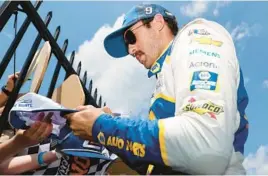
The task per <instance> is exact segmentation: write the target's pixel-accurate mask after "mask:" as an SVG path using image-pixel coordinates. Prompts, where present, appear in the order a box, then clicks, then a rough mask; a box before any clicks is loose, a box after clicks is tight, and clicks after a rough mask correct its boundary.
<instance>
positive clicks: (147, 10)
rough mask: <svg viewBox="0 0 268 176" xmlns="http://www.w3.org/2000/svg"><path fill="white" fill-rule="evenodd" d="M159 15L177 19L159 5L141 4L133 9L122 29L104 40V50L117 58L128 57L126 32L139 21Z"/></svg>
mask: <svg viewBox="0 0 268 176" xmlns="http://www.w3.org/2000/svg"><path fill="white" fill-rule="evenodd" d="M158 13H159V14H161V15H162V16H163V17H165V18H170V19H175V16H174V15H173V14H172V13H170V12H169V11H168V10H166V9H165V8H164V7H162V6H160V5H157V4H140V5H137V6H135V7H133V8H132V9H131V10H130V11H129V12H128V13H127V14H126V15H125V18H124V21H123V25H122V27H121V28H120V29H118V30H116V31H114V32H112V33H111V34H109V35H108V36H107V37H106V38H105V39H104V48H105V50H106V51H107V53H108V54H109V55H111V56H112V57H115V58H120V57H124V56H127V55H128V48H127V45H126V44H125V41H124V32H125V31H126V30H127V29H128V28H129V27H131V26H132V25H134V24H135V23H137V22H138V21H140V20H143V19H147V18H152V17H154V16H155V15H156V14H158Z"/></svg>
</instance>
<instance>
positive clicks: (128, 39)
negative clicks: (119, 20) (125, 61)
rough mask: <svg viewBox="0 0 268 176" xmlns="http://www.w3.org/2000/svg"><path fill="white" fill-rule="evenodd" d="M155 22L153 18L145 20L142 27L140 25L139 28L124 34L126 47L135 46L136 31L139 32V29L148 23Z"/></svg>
mask: <svg viewBox="0 0 268 176" xmlns="http://www.w3.org/2000/svg"><path fill="white" fill-rule="evenodd" d="M152 20H153V18H149V19H145V20H143V23H142V24H141V25H139V26H138V27H136V28H134V29H128V30H126V31H125V33H124V40H125V43H126V45H127V46H128V45H129V44H131V45H134V44H135V43H136V41H137V39H136V36H135V34H134V32H133V31H134V30H137V29H138V28H140V27H141V26H144V25H146V24H148V23H150V22H151V21H152Z"/></svg>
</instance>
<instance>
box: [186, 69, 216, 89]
mask: <svg viewBox="0 0 268 176" xmlns="http://www.w3.org/2000/svg"><path fill="white" fill-rule="evenodd" d="M217 80H218V74H217V73H213V72H209V71H196V72H194V73H193V76H192V80H191V85H190V90H191V91H193V90H195V89H204V90H214V91H215V90H216V87H217Z"/></svg>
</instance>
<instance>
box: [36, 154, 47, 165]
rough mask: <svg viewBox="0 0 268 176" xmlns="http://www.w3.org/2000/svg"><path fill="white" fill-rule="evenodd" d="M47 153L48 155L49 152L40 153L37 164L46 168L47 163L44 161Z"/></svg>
mask: <svg viewBox="0 0 268 176" xmlns="http://www.w3.org/2000/svg"><path fill="white" fill-rule="evenodd" d="M45 153H47V152H40V153H38V157H37V162H38V164H39V166H46V165H47V164H46V163H45V161H44V159H43V155H44V154H45Z"/></svg>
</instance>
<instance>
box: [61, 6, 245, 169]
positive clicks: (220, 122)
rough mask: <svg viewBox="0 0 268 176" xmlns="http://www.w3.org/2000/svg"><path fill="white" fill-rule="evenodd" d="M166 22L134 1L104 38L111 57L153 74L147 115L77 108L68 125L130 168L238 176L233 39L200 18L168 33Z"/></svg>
mask: <svg viewBox="0 0 268 176" xmlns="http://www.w3.org/2000/svg"><path fill="white" fill-rule="evenodd" d="M170 20H171V21H172V20H173V21H176V19H175V17H174V16H173V15H172V14H171V13H170V12H169V11H167V10H166V9H164V8H163V7H161V6H159V5H156V4H142V5H138V6H136V7H134V8H132V9H131V10H130V11H129V12H128V13H127V14H126V16H125V19H124V22H123V26H122V27H121V28H120V29H118V30H117V31H115V32H113V33H111V34H110V35H108V36H107V37H106V39H105V41H104V46H105V49H106V51H107V52H108V53H109V54H110V55H111V56H113V57H115V58H118V57H123V56H126V55H128V54H131V55H133V56H134V57H136V59H137V60H138V61H139V62H140V63H141V64H143V65H144V66H145V67H146V68H147V69H149V72H148V76H149V77H156V79H157V80H156V88H155V91H154V94H153V97H152V101H151V107H150V113H149V119H148V120H141V119H129V118H121V117H114V118H113V117H112V116H111V115H109V114H106V113H104V112H102V111H101V109H97V108H94V107H92V106H83V107H78V108H77V109H78V110H80V111H79V112H77V113H73V114H70V115H67V116H66V118H67V119H68V120H69V121H70V127H71V128H72V130H73V131H74V134H75V135H78V136H79V137H81V138H84V139H91V140H93V141H95V142H99V143H101V144H102V145H104V146H105V147H107V148H108V149H109V150H110V151H111V152H113V153H115V154H117V155H118V156H119V157H122V158H123V159H124V160H125V161H126V162H127V163H128V164H129V165H130V166H131V165H132V166H138V165H139V163H140V164H143V165H144V164H150V165H149V166H150V167H149V168H148V170H149V171H150V170H152V168H153V166H152V165H155V166H167V167H170V168H172V170H173V171H181V172H184V173H188V174H244V173H245V170H244V168H243V166H242V161H243V156H242V154H243V152H244V151H243V150H244V143H245V141H246V138H247V133H248V129H247V128H248V125H247V124H248V122H247V120H246V118H245V108H246V106H247V101H248V97H247V93H246V91H245V88H244V83H243V76H242V72H241V71H240V67H239V63H238V60H237V57H236V51H235V47H234V44H233V40H232V38H231V36H230V34H229V33H228V32H227V31H226V30H225V29H224V28H223V27H222V26H221V25H219V24H218V23H215V22H212V21H208V20H205V19H196V20H193V21H192V22H190V23H188V24H187V25H185V26H184V27H183V28H182V29H181V30H180V31H179V33H178V34H177V35H176V36H175V35H174V33H172V31H171V30H170V26H172V25H169V23H168V22H167V21H170ZM137 163H138V164H137ZM154 174H161V172H160V173H157V172H154Z"/></svg>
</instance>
